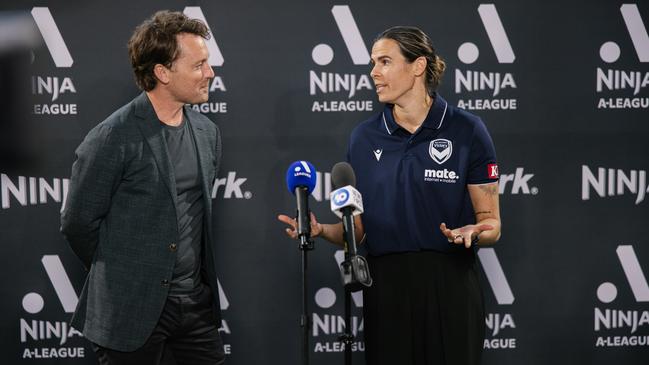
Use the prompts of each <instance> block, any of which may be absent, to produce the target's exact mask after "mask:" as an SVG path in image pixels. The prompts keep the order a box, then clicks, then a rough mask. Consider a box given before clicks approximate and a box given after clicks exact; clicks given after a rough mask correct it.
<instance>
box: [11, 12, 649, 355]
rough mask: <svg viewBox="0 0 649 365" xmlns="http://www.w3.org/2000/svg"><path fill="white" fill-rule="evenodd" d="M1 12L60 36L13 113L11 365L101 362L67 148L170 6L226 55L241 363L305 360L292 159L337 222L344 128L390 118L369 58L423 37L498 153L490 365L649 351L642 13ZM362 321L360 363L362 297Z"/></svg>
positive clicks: (223, 257) (114, 101)
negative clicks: (132, 48)
mask: <svg viewBox="0 0 649 365" xmlns="http://www.w3.org/2000/svg"><path fill="white" fill-rule="evenodd" d="M0 8H1V9H2V10H11V11H16V10H22V11H25V14H26V15H27V16H28V18H27V22H28V23H29V24H37V25H38V27H37V28H36V29H37V31H36V35H37V38H38V39H42V38H44V39H48V42H47V44H46V45H44V46H43V47H41V48H40V49H38V50H36V51H35V52H34V57H33V62H32V64H31V65H30V66H29V79H26V80H25V83H31V84H30V88H31V91H32V96H31V100H30V104H29V107H30V111H29V112H28V113H24V114H22V115H21V114H18V116H13V117H12V118H13V119H12V120H10V121H9V122H11V123H14V124H16V125H21V124H24V125H28V126H30V127H31V129H30V130H31V132H30V134H29V135H28V136H27V137H25V138H24V141H22V140H21V143H24V144H25V146H28V147H29V148H28V149H29V150H30V152H31V154H32V155H35V156H37V157H38V158H37V160H36V161H35V163H32V164H29V165H25V166H23V168H21V169H18V170H11V171H10V170H7V171H3V172H2V175H0V177H1V180H0V182H1V186H0V192H1V200H2V201H1V203H2V205H1V208H0V230H1V232H2V233H1V240H2V247H3V249H4V250H5V251H4V254H3V255H2V257H3V259H2V263H3V264H2V265H1V268H0V270H1V271H0V273H1V274H2V277H3V278H4V281H3V284H2V288H3V290H2V293H3V295H2V301H1V304H0V313H2V315H1V323H2V332H1V334H0V336H1V337H0V343H1V344H2V345H0V346H1V348H2V359H3V360H2V362H3V363H8V364H9V363H11V364H13V363H30V362H43V361H44V362H48V363H61V364H63V363H66V364H67V363H79V364H82V363H93V361H94V355H93V353H92V350H91V348H90V346H89V345H88V343H87V341H86V340H85V339H83V338H82V337H81V336H80V335H79V333H77V332H75V331H73V330H71V329H69V328H68V327H67V324H66V321H67V320H68V319H69V317H70V311H71V309H70V308H73V307H74V304H75V302H76V295H77V294H78V293H79V292H80V290H81V286H82V280H83V276H84V271H83V269H82V267H81V265H80V263H79V262H78V260H77V259H76V258H75V257H74V256H73V254H72V252H71V251H70V249H69V248H68V247H67V245H66V244H65V242H64V240H63V239H62V237H61V236H60V234H59V232H58V229H59V211H60V209H61V205H62V201H63V200H64V197H65V193H66V191H67V190H66V188H67V183H68V180H67V178H68V177H69V173H70V167H71V164H72V162H73V157H74V149H75V148H76V146H77V145H78V144H79V143H80V142H81V140H82V138H83V137H84V136H85V134H86V133H87V132H88V131H89V130H90V129H91V128H92V127H93V126H94V125H96V124H97V123H99V122H100V121H102V120H103V119H104V118H105V117H106V116H108V115H109V114H110V113H111V112H112V111H113V110H115V109H116V108H118V107H119V106H121V105H123V104H124V103H126V102H128V101H129V100H130V99H132V98H133V97H134V96H135V95H137V93H138V90H137V89H136V87H135V85H134V82H133V77H132V75H131V71H130V66H129V64H128V59H127V51H126V42H127V40H128V38H129V36H130V34H131V33H132V31H133V29H134V27H135V26H136V25H137V24H139V23H140V22H141V21H142V20H143V19H145V18H146V17H148V16H149V15H151V14H152V13H153V12H154V11H156V10H159V9H174V10H179V11H187V12H189V13H190V14H192V16H199V15H202V16H203V17H204V18H205V20H206V21H207V23H208V24H209V26H210V28H211V30H212V31H213V34H214V40H215V44H216V45H217V47H218V50H219V51H218V53H220V54H221V55H222V60H223V62H218V61H215V62H214V64H215V67H214V70H215V72H216V75H217V76H218V78H217V79H216V80H215V83H213V84H212V92H211V93H210V100H209V104H207V105H204V106H199V108H204V109H203V110H204V111H205V112H206V114H207V115H208V116H209V117H210V118H211V119H212V120H213V121H214V122H216V123H217V124H218V125H219V126H220V127H221V130H222V133H223V143H224V161H223V168H222V171H221V174H220V176H219V177H220V179H221V180H220V181H219V184H217V188H216V191H215V194H214V207H215V210H216V212H217V214H216V215H215V220H214V222H213V224H214V226H215V228H216V232H217V236H218V237H217V238H218V243H219V246H218V247H219V248H218V250H219V256H220V262H219V266H218V271H219V280H220V284H221V288H222V293H221V294H222V298H223V299H224V300H222V303H223V313H224V323H223V332H222V335H223V338H224V341H225V343H226V344H227V351H228V352H229V355H228V356H229V360H228V363H229V364H260V363H273V364H274V363H277V364H280V363H282V364H297V363H299V359H300V357H299V344H300V328H299V325H298V323H299V312H300V252H299V251H298V250H297V245H296V243H295V242H291V241H290V240H289V239H288V238H286V237H285V235H284V233H283V227H282V224H280V223H279V222H278V221H277V220H276V218H275V217H276V215H277V214H278V213H282V212H284V213H291V212H292V211H293V210H294V209H295V208H294V198H293V197H292V196H291V195H290V194H289V193H288V192H287V190H286V188H285V183H284V174H285V171H286V168H287V167H288V165H289V164H290V163H291V162H292V161H295V160H298V159H304V160H308V161H311V162H312V163H313V164H314V165H315V166H316V167H317V168H318V171H320V172H321V173H320V178H321V179H320V182H321V184H319V189H318V190H316V192H315V194H314V195H315V196H314V199H311V207H312V209H313V211H314V212H315V213H316V214H317V215H318V217H319V218H320V219H321V220H322V221H334V219H335V217H334V216H333V215H332V214H331V213H330V212H329V202H328V193H329V191H330V190H331V188H330V186H329V184H328V183H327V182H326V181H327V180H328V179H329V173H328V172H329V171H330V170H331V167H332V166H333V165H334V164H335V163H336V162H338V161H341V160H344V158H345V152H346V146H347V141H348V136H349V133H350V131H351V129H352V128H353V127H354V126H355V125H356V124H357V123H358V122H359V121H361V120H364V119H365V118H367V117H368V116H370V115H371V114H372V113H375V112H378V111H380V110H381V105H380V104H379V103H378V101H377V100H376V98H375V95H374V92H373V90H372V88H371V86H370V85H371V83H369V81H370V80H369V79H368V73H369V70H370V67H369V65H368V63H367V58H366V56H365V52H367V51H368V50H369V49H370V48H371V45H372V39H373V37H374V36H375V35H376V34H378V33H379V32H380V31H382V30H384V29H385V28H387V27H389V26H392V25H397V24H404V25H405V24H408V25H416V26H419V27H421V28H422V29H423V30H424V31H426V32H427V33H428V34H429V35H430V36H431V37H432V39H433V41H434V44H435V46H436V48H437V51H438V53H439V54H440V55H441V56H442V57H443V58H444V59H445V60H446V62H447V66H448V68H447V71H446V75H445V77H444V79H443V84H442V85H441V88H440V93H441V94H442V95H443V96H444V97H445V98H447V100H449V102H452V103H455V104H459V105H462V106H464V107H465V108H467V109H472V110H473V112H474V113H476V114H478V115H479V116H481V117H482V118H483V119H484V120H485V122H486V123H487V126H488V128H489V130H490V132H491V134H492V137H493V139H494V141H495V144H496V149H497V152H498V156H499V165H500V172H501V206H502V219H503V237H502V239H501V242H500V243H498V244H497V245H496V246H494V247H492V248H486V249H481V251H480V259H481V263H482V267H483V268H484V271H483V283H484V295H485V301H486V303H487V309H488V316H487V318H486V321H487V324H488V330H487V339H486V342H485V347H486V350H485V356H484V363H485V364H517V363H525V364H548V363H554V364H607V363H611V362H613V361H615V362H616V363H624V364H644V363H646V362H647V359H649V345H648V341H649V306H648V303H649V287H648V286H647V275H648V274H649V248H648V247H647V245H648V244H649V240H648V238H647V237H648V236H649V228H647V227H648V224H647V222H648V218H649V214H648V213H649V209H648V207H649V205H648V204H649V203H648V202H647V200H649V197H646V196H645V194H647V193H649V192H648V189H647V185H648V182H647V176H646V175H647V170H649V159H648V156H649V143H647V137H649V118H648V117H649V114H648V113H647V111H648V109H649V92H648V90H647V89H648V86H649V56H647V55H646V53H649V37H647V29H648V28H647V25H648V24H647V23H649V4H647V3H646V2H640V1H638V2H636V3H624V2H622V1H576V0H573V1H562V2H548V1H496V2H494V3H490V4H486V3H485V4H481V3H479V2H476V1H463V2H454V1H426V2H423V1H416V2H409V3H403V2H388V1H384V0H379V1H354V2H351V1H350V2H342V3H340V2H330V1H318V2H299V1H289V0H278V1H274V2H272V3H266V2H258V1H249V0H240V1H238V2H236V3H235V2H227V1H143V2H133V1H128V2H127V1H121V0H119V1H112V2H97V1H93V2H87V1H86V2H82V1H11V0H9V1H4V2H3V4H2V5H1V6H0ZM339 25H340V26H339ZM59 34H60V36H58V35H59ZM354 37H356V38H355V39H357V40H358V39H360V41H357V42H356V43H354V42H353V39H354ZM358 37H360V38H358ZM346 40H347V41H349V42H351V43H350V45H351V47H350V48H349V49H348V47H347V42H346ZM211 52H212V54H216V53H217V51H216V49H215V48H214V47H212V48H211ZM68 55H69V56H68ZM503 107H504V108H503ZM476 108H477V109H476ZM341 109H342V110H341ZM359 109H360V111H359ZM72 111H75V112H74V113H72ZM336 253H337V251H336V248H335V247H333V246H332V245H330V244H328V243H326V242H323V241H317V242H316V250H315V251H313V252H312V253H310V258H311V266H310V273H309V283H310V286H311V290H310V293H309V305H310V307H311V309H312V311H313V315H312V320H313V321H314V328H313V330H312V333H311V334H312V337H311V358H312V361H313V363H314V364H331V363H342V359H343V357H342V352H340V350H341V348H340V347H339V345H337V343H336V338H337V336H338V334H339V333H340V332H341V331H342V328H341V321H342V318H341V316H342V314H343V306H342V303H343V292H342V288H341V284H340V281H339V278H338V269H337V264H336V258H335V255H336ZM338 254H339V253H338ZM644 273H647V274H644ZM357 299H358V298H357ZM353 307H354V315H355V317H356V319H355V321H356V322H355V324H356V326H355V327H354V329H355V330H356V331H357V333H358V334H359V338H358V341H357V343H356V344H355V348H356V349H357V350H362V349H363V344H362V333H363V326H362V320H361V318H362V316H361V311H362V309H361V307H362V300H359V301H358V302H355V305H354V306H353ZM355 359H356V361H357V363H362V354H360V353H358V352H357V354H356V357H355Z"/></svg>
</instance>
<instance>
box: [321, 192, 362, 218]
mask: <svg viewBox="0 0 649 365" xmlns="http://www.w3.org/2000/svg"><path fill="white" fill-rule="evenodd" d="M329 200H330V202H331V211H332V212H333V213H334V214H335V215H337V216H338V218H341V219H342V218H343V214H344V213H343V212H344V211H345V210H346V209H345V208H350V209H351V213H352V215H359V214H361V213H363V197H362V196H361V193H360V192H359V191H358V190H356V188H355V187H353V186H351V185H347V186H343V187H342V188H339V189H336V190H334V191H332V192H331V195H330V199H329Z"/></svg>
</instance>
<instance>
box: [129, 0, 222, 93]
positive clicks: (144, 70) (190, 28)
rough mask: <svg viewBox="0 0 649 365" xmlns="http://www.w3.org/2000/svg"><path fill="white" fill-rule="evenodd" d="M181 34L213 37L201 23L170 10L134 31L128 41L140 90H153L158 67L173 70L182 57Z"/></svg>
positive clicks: (154, 15) (156, 14)
mask: <svg viewBox="0 0 649 365" xmlns="http://www.w3.org/2000/svg"><path fill="white" fill-rule="evenodd" d="M180 33H190V34H195V35H198V36H201V37H203V38H205V39H209V37H210V32H209V29H208V28H207V26H206V25H205V24H204V23H203V22H201V21H200V20H196V19H190V18H189V17H187V16H186V15H185V14H183V13H181V12H172V11H169V10H162V11H158V12H156V13H155V14H153V16H152V17H151V18H150V19H147V20H145V21H144V22H143V23H142V24H140V25H138V26H137V28H135V32H134V33H133V35H132V36H131V39H129V41H128V54H129V58H130V59H131V66H132V67H133V73H134V74H135V82H136V83H137V86H139V87H140V88H141V89H143V90H145V91H150V90H152V89H153V88H154V87H155V85H156V83H157V82H158V80H157V79H156V77H155V75H154V74H153V68H154V67H155V65H157V64H161V65H164V66H165V67H167V68H171V65H172V64H173V62H174V61H175V60H176V59H177V58H178V55H179V53H180V50H179V49H178V41H177V39H176V36H177V35H178V34H180Z"/></svg>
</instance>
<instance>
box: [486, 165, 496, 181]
mask: <svg viewBox="0 0 649 365" xmlns="http://www.w3.org/2000/svg"><path fill="white" fill-rule="evenodd" d="M487 175H489V178H490V179H497V178H498V164H495V163H490V164H488V165H487Z"/></svg>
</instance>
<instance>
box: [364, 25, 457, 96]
mask: <svg viewBox="0 0 649 365" xmlns="http://www.w3.org/2000/svg"><path fill="white" fill-rule="evenodd" d="M381 39H392V40H393V41H395V42H397V44H399V49H400V50H401V54H402V55H403V56H404V57H405V58H406V60H407V61H408V62H414V61H415V60H416V59H417V58H419V57H425V58H426V89H427V90H428V95H431V96H432V95H433V93H434V92H435V90H437V87H438V86H439V84H440V82H441V80H442V75H444V70H445V69H446V63H445V62H444V60H442V59H441V58H440V57H439V56H438V55H437V54H436V53H435V48H433V43H432V42H431V40H430V38H429V37H428V36H427V35H426V33H424V32H423V31H422V30H421V29H419V28H417V27H408V26H396V27H392V28H390V29H387V30H385V31H383V33H381V34H379V35H378V36H377V37H376V39H375V40H374V42H375V43H376V42H377V41H379V40H381Z"/></svg>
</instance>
